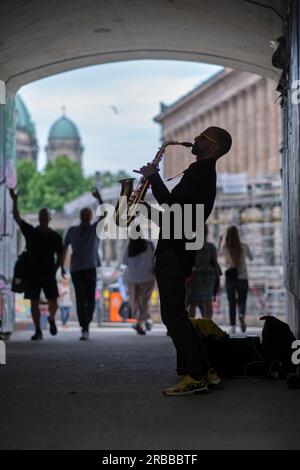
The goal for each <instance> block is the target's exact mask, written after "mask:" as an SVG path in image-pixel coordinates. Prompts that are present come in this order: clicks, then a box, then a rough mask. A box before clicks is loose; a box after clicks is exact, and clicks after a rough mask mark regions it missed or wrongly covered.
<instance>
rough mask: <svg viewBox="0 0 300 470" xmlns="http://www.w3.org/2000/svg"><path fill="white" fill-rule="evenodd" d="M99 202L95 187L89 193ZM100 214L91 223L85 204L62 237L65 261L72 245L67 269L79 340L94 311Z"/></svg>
mask: <svg viewBox="0 0 300 470" xmlns="http://www.w3.org/2000/svg"><path fill="white" fill-rule="evenodd" d="M92 194H93V196H94V197H95V198H96V199H97V201H98V202H99V204H100V205H101V204H102V203H103V201H102V198H101V195H100V193H99V191H98V190H97V189H95V190H94V191H93V192H92ZM103 217H104V215H103V216H101V217H100V218H99V219H98V220H97V221H96V222H94V223H92V219H93V213H92V210H91V209H90V208H88V207H85V208H83V209H81V211H80V224H79V225H74V226H73V227H70V228H69V230H68V231H67V233H66V236H65V239H64V252H63V260H64V263H65V259H66V253H67V249H68V247H69V245H71V247H72V254H71V263H70V272H71V278H72V282H73V285H74V289H75V296H76V309H77V315H78V321H79V325H80V327H81V336H80V338H79V339H80V340H87V339H89V325H90V323H91V321H92V319H93V314H94V310H95V297H96V281H97V271H96V270H97V268H98V267H99V266H100V257H99V252H98V251H99V239H98V236H97V233H96V228H97V224H98V222H99V221H100V220H101V219H102V218H103Z"/></svg>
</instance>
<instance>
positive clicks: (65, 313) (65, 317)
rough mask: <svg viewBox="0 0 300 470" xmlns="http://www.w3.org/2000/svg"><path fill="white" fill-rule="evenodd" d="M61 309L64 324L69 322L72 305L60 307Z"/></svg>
mask: <svg viewBox="0 0 300 470" xmlns="http://www.w3.org/2000/svg"><path fill="white" fill-rule="evenodd" d="M59 310H60V318H61V322H62V324H63V325H65V324H66V323H67V321H68V320H69V316H70V312H71V307H59Z"/></svg>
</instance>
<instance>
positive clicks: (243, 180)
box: [218, 173, 247, 194]
mask: <svg viewBox="0 0 300 470" xmlns="http://www.w3.org/2000/svg"><path fill="white" fill-rule="evenodd" d="M218 186H219V187H221V188H222V191H223V193H225V194H241V193H242V194H245V193H247V173H219V175H218Z"/></svg>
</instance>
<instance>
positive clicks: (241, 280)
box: [220, 226, 253, 333]
mask: <svg viewBox="0 0 300 470" xmlns="http://www.w3.org/2000/svg"><path fill="white" fill-rule="evenodd" d="M220 255H221V256H224V260H225V267H226V271H225V279H226V280H225V288H226V293H227V299H228V303H229V316H230V326H231V333H235V327H236V306H238V312H239V321H240V325H241V330H242V332H243V333H245V331H246V328H247V326H246V323H245V315H246V302H247V295H248V290H249V285H248V271H247V262H246V258H248V259H250V260H252V259H253V258H252V254H251V252H250V249H249V246H248V245H247V244H246V243H243V242H242V241H241V240H240V235H239V231H238V229H237V227H235V226H231V227H229V228H228V229H227V232H226V236H225V240H224V243H223V242H221V248H220Z"/></svg>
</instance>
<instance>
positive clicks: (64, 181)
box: [17, 155, 128, 212]
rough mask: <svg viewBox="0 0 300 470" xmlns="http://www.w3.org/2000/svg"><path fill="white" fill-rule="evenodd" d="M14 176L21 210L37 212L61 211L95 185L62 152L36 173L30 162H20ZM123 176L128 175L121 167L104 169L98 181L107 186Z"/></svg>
mask: <svg viewBox="0 0 300 470" xmlns="http://www.w3.org/2000/svg"><path fill="white" fill-rule="evenodd" d="M17 175H18V190H19V193H20V209H21V210H22V211H23V212H36V211H38V210H39V209H41V208H42V207H48V208H49V209H54V210H56V211H61V210H62V209H63V206H64V204H65V203H66V202H69V201H72V199H75V198H76V197H78V196H81V194H83V193H85V192H87V191H91V189H92V188H93V186H94V185H95V179H94V177H93V176H89V177H85V176H84V174H83V172H82V168H81V166H80V165H79V163H77V162H74V161H72V160H70V159H69V158H68V157H66V156H65V155H62V156H59V157H57V158H56V159H55V160H53V161H51V162H49V163H47V165H46V167H45V169H44V171H42V172H38V171H37V170H36V168H35V165H34V163H33V162H31V161H19V162H17ZM123 178H128V175H127V173H126V172H125V171H124V170H120V171H118V172H116V173H112V172H110V171H105V172H103V173H101V174H100V184H101V187H108V186H111V185H112V184H114V183H116V182H118V181H119V180H120V179H123Z"/></svg>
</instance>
